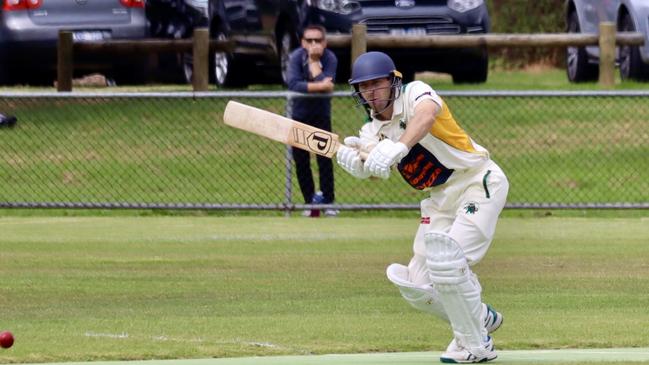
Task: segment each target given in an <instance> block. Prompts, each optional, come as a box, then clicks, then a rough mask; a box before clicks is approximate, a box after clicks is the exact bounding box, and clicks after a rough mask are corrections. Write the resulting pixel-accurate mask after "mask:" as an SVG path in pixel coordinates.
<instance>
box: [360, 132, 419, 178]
mask: <svg viewBox="0 0 649 365" xmlns="http://www.w3.org/2000/svg"><path fill="white" fill-rule="evenodd" d="M408 151H409V148H408V146H406V145H405V144H403V143H401V142H396V143H395V142H392V141H391V140H389V139H384V140H382V141H381V142H379V144H377V145H376V147H374V149H372V151H371V152H370V154H369V156H367V161H365V169H366V170H368V171H369V173H370V174H371V175H374V176H377V177H380V178H381V179H387V178H389V177H390V168H391V167H392V165H394V164H395V163H398V162H399V161H401V159H402V158H404V157H406V155H407V154H408Z"/></svg>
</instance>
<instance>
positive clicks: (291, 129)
mask: <svg viewBox="0 0 649 365" xmlns="http://www.w3.org/2000/svg"><path fill="white" fill-rule="evenodd" d="M223 122H225V124H227V125H229V126H231V127H235V128H238V129H242V130H244V131H248V132H252V133H255V134H257V135H260V136H263V137H266V138H269V139H272V140H274V141H277V142H282V143H284V144H288V145H291V146H294V147H298V148H301V149H303V150H305V151H309V152H313V153H316V154H318V155H322V156H326V157H329V158H332V157H333V156H334V155H335V154H336V151H337V150H338V146H339V145H340V142H339V141H338V135H337V134H335V133H332V132H329V131H326V130H324V129H320V128H316V127H313V126H310V125H308V124H304V123H301V122H298V121H295V120H293V119H289V118H286V117H284V116H281V115H279V114H275V113H271V112H269V111H266V110H263V109H259V108H255V107H253V106H250V105H246V104H242V103H238V102H236V101H232V100H230V101H228V103H227V105H226V106H225V111H224V112H223Z"/></svg>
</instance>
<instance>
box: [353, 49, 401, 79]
mask: <svg viewBox="0 0 649 365" xmlns="http://www.w3.org/2000/svg"><path fill="white" fill-rule="evenodd" d="M383 77H398V78H399V79H401V78H402V76H401V72H399V71H397V67H396V66H395V65H394V61H392V58H390V56H388V55H386V54H385V53H383V52H367V53H363V54H362V55H360V56H358V58H357V59H356V61H354V66H353V67H352V77H351V79H349V84H350V85H356V84H358V83H361V82H363V81H368V80H374V79H380V78H383Z"/></svg>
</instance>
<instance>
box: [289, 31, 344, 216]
mask: <svg viewBox="0 0 649 365" xmlns="http://www.w3.org/2000/svg"><path fill="white" fill-rule="evenodd" d="M289 57H290V59H289V65H288V70H287V73H288V77H287V84H288V88H289V90H291V91H295V92H299V93H303V94H311V93H316V94H328V93H330V92H332V91H333V89H334V79H335V77H336V67H337V66H338V60H337V59H336V56H335V55H334V54H333V52H331V51H330V50H329V49H327V41H326V39H325V29H324V28H323V27H322V26H319V25H309V26H307V27H306V28H305V29H304V32H303V34H302V47H301V48H298V49H296V50H295V51H293V52H292V53H291V54H290V56H289ZM289 110H290V115H289V116H290V117H291V118H292V119H295V120H297V121H300V122H303V123H306V124H309V125H312V126H314V127H317V128H320V129H324V130H327V131H331V98H330V97H329V96H326V95H322V96H304V97H300V96H296V97H293V98H292V99H291V102H290V104H289ZM292 151H293V159H294V160H295V170H296V173H297V179H298V182H299V184H300V190H302V196H303V197H304V203H306V204H309V203H314V204H331V203H333V202H334V198H335V196H334V175H333V163H332V161H331V159H329V158H326V157H323V156H317V161H318V170H319V173H320V179H319V181H320V190H321V192H317V193H316V191H315V187H314V182H313V174H312V172H311V156H310V155H309V152H307V151H304V150H302V149H299V148H293V150H292ZM337 214H338V212H337V211H336V210H333V209H326V210H325V215H327V216H335V215H337ZM305 215H307V216H311V217H317V216H319V215H320V211H319V210H317V209H316V210H311V211H305Z"/></svg>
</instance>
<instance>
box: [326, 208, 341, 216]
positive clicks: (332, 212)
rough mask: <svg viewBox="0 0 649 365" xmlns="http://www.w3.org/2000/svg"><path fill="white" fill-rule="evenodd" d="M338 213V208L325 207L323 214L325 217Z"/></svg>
mask: <svg viewBox="0 0 649 365" xmlns="http://www.w3.org/2000/svg"><path fill="white" fill-rule="evenodd" d="M338 214H340V210H338V209H325V211H324V215H325V217H336V216H338Z"/></svg>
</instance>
